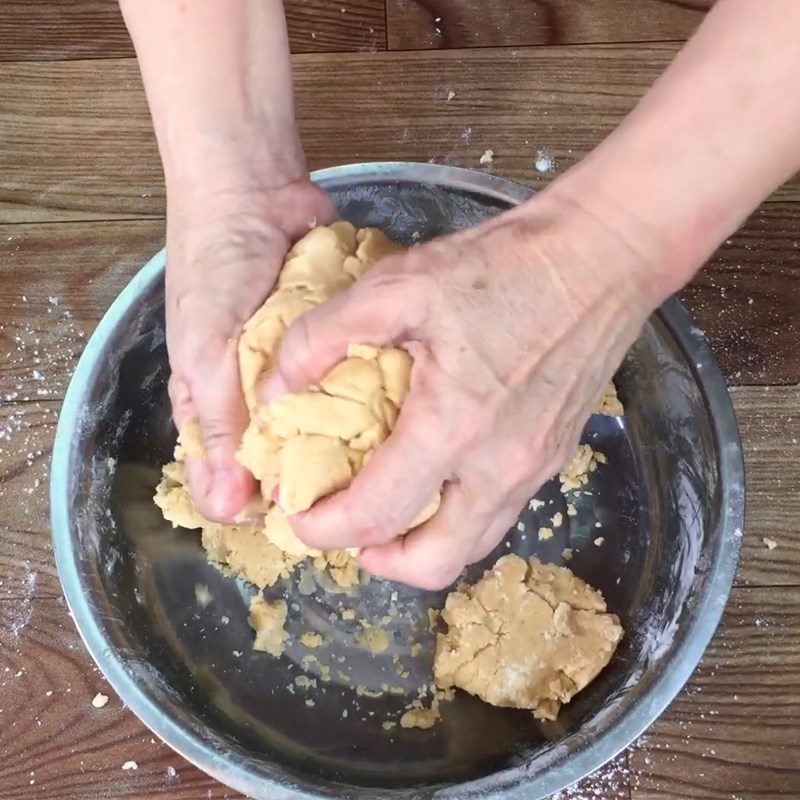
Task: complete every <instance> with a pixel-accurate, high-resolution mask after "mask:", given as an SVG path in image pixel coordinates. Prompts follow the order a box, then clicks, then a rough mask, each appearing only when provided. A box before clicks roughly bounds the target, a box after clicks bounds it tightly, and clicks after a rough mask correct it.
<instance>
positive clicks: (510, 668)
mask: <svg viewBox="0 0 800 800" xmlns="http://www.w3.org/2000/svg"><path fill="white" fill-rule="evenodd" d="M442 616H443V619H444V621H445V623H446V624H447V626H448V630H447V632H446V633H444V634H439V635H438V637H437V641H436V656H435V659H434V676H435V678H436V683H437V685H438V686H439V687H441V688H450V687H454V686H457V687H460V688H462V689H464V690H465V691H467V692H469V693H470V694H474V695H476V696H478V697H480V698H481V699H482V700H484V701H486V702H487V703H491V704H492V705H497V706H505V707H513V708H527V709H530V710H531V711H532V712H533V714H534V716H535V717H537V718H538V719H549V720H553V719H556V717H557V716H558V712H559V710H560V709H561V706H562V705H563V704H564V703H568V702H569V701H570V700H571V699H572V698H573V697H574V696H575V695H576V694H577V693H578V692H580V691H581V690H582V689H583V688H585V687H586V686H587V685H588V684H589V683H590V682H591V681H592V680H594V678H595V677H596V676H597V675H598V674H599V673H600V671H601V670H602V669H603V668H604V667H605V666H606V664H608V662H609V661H610V660H611V657H612V655H613V654H614V651H615V650H616V647H617V644H618V643H619V641H620V639H621V638H622V634H623V632H622V627H621V626H620V624H619V620H618V619H617V617H616V616H615V615H613V614H609V613H607V612H606V604H605V601H604V600H603V597H602V595H601V594H600V593H599V592H598V591H596V590H595V589H593V588H592V587H591V586H589V585H588V584H587V583H585V582H584V581H582V580H581V579H580V578H578V577H576V576H575V575H574V574H573V573H572V572H570V571H569V570H568V569H566V568H565V567H556V566H554V565H552V564H543V563H542V562H541V561H539V560H538V559H537V558H533V557H532V558H531V559H530V560H529V561H528V562H526V561H525V560H524V559H522V558H520V557H519V556H515V555H508V556H503V557H502V558H501V559H500V560H499V561H498V562H497V563H496V564H495V566H494V567H493V568H492V569H491V570H487V571H486V572H485V573H484V576H483V578H482V579H481V580H480V581H478V582H477V583H476V584H474V585H473V586H470V587H468V588H467V589H465V590H464V591H461V592H451V593H450V595H448V597H447V601H446V603H445V608H444V611H443V613H442Z"/></svg>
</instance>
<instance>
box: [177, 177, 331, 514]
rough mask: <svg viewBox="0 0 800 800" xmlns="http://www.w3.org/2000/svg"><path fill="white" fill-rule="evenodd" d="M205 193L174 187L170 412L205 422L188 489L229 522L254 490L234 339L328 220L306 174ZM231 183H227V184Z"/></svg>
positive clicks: (180, 419)
mask: <svg viewBox="0 0 800 800" xmlns="http://www.w3.org/2000/svg"><path fill="white" fill-rule="evenodd" d="M210 183H211V184H212V185H215V186H216V187H217V188H216V189H215V190H213V191H211V190H208V191H204V192H203V194H202V195H200V196H196V195H193V196H191V197H188V198H187V197H186V196H185V195H183V194H181V193H177V194H178V196H177V197H175V196H174V195H172V194H170V195H169V200H170V205H169V219H168V224H167V281H166V282H167V300H166V304H167V345H168V348H169V356H170V365H171V367H172V377H171V379H170V384H169V392H170V398H171V400H172V409H173V415H174V418H175V421H176V424H177V425H178V428H179V429H180V428H181V427H182V426H183V425H185V424H186V422H188V421H190V420H197V421H198V422H199V423H200V426H201V429H202V434H203V444H204V447H205V451H206V458H205V459H198V458H188V459H187V466H188V469H189V478H190V483H191V489H192V497H193V500H194V502H195V505H196V506H197V508H198V510H199V511H200V513H201V514H203V516H205V517H207V518H208V519H213V520H219V521H229V520H231V519H232V518H233V517H234V516H235V515H236V514H237V513H238V512H239V511H241V510H242V508H243V507H244V506H245V504H246V503H247V501H248V500H249V499H250V497H251V496H252V495H253V494H254V492H255V488H256V487H255V482H254V480H253V477H252V476H251V475H250V473H249V472H248V471H247V470H246V469H245V468H244V467H242V466H241V465H240V464H238V463H237V462H236V459H235V457H234V454H235V452H236V449H237V447H238V446H239V443H240V441H241V436H242V433H243V432H244V430H245V428H246V427H247V423H248V422H249V418H248V415H247V409H246V408H245V405H244V400H243V397H242V393H241V382H240V379H239V364H238V356H237V343H238V340H239V334H240V332H241V329H242V326H243V325H244V323H245V322H246V321H247V320H248V319H249V318H250V317H251V316H252V314H253V313H254V312H255V310H256V309H257V308H258V307H259V305H261V303H263V301H264V299H265V298H266V297H267V295H268V294H269V292H270V291H271V289H272V286H273V284H274V282H275V279H276V278H277V275H278V273H279V271H280V269H281V266H282V264H283V259H284V257H285V255H286V252H287V250H288V249H289V247H290V246H291V244H292V243H293V242H294V241H295V240H296V239H298V238H300V237H301V236H302V235H303V234H305V233H306V232H307V231H308V230H309V228H311V227H313V226H314V225H315V224H316V223H324V222H327V221H329V219H331V218H332V216H333V207H332V204H331V201H330V199H329V198H328V196H327V195H326V194H325V192H323V191H322V190H321V189H319V188H317V187H315V186H313V185H312V184H311V183H310V182H309V181H308V180H307V179H306V178H301V179H297V180H293V181H290V182H286V183H283V184H279V185H277V186H274V187H270V188H264V187H263V181H262V180H260V181H249V180H247V179H246V178H242V177H241V175H238V176H237V179H236V180H231V181H230V183H229V184H226V183H225V182H223V181H219V180H216V179H215V180H213V181H210ZM228 187H230V188H228Z"/></svg>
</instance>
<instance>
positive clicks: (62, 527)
mask: <svg viewBox="0 0 800 800" xmlns="http://www.w3.org/2000/svg"><path fill="white" fill-rule="evenodd" d="M311 178H312V180H313V181H315V182H316V183H318V184H320V185H321V186H322V187H323V188H326V189H335V188H339V187H342V186H344V185H352V184H354V183H365V182H371V183H375V182H387V183H390V182H398V181H399V182H408V181H413V182H417V183H420V182H421V183H427V184H432V185H437V186H445V187H447V188H456V189H461V190H464V191H468V192H471V193H477V194H480V195H481V196H483V197H491V198H493V199H495V200H499V201H502V202H505V203H509V204H517V203H520V202H522V201H524V200H526V199H528V198H529V197H530V196H532V194H533V190H532V189H530V188H529V187H527V186H524V185H523V184H520V183H516V182H513V181H510V180H508V179H505V178H501V177H498V176H495V175H490V174H487V173H484V172H476V171H473V170H468V169H463V168H460V167H452V166H443V165H438V164H422V163H413V162H373V163H360V164H349V165H343V166H337V167H332V168H329V169H322V170H318V171H316V172H313V173H312V174H311ZM165 263H166V255H165V250H164V249H162V250H160V251H159V252H158V253H156V255H154V256H153V257H152V258H151V259H150V260H149V261H148V262H147V263H146V264H145V265H144V266H143V267H142V268H141V269H140V270H139V272H138V273H137V274H136V275H135V276H134V277H133V279H132V280H131V281H130V282H129V283H128V285H127V286H126V287H125V288H124V289H123V291H122V292H121V293H120V294H119V296H118V297H117V298H116V299H115V300H114V302H113V303H112V304H111V306H110V307H109V309H108V311H107V312H106V313H105V314H104V316H103V318H102V319H101V321H100V323H99V324H98V325H97V328H96V329H95V330H94V332H93V333H92V336H91V337H90V339H89V341H88V343H87V345H86V347H85V349H84V352H83V354H82V355H81V358H80V360H79V362H78V365H77V367H76V368H75V371H74V373H73V376H72V378H71V380H70V383H69V387H68V389H67V392H66V395H65V398H64V402H63V405H62V408H61V412H60V415H59V420H58V427H57V430H56V436H55V444H54V448H53V456H52V464H51V478H50V521H51V528H52V542H53V550H54V554H55V561H56V566H57V569H58V574H59V578H60V581H61V585H62V589H63V592H64V596H65V598H66V601H67V605H68V607H69V610H70V612H71V614H72V617H73V619H74V621H75V625H76V627H77V628H78V631H79V633H80V635H81V638H82V639H83V642H84V644H85V645H86V648H87V649H88V651H89V653H90V655H91V656H92V658H93V659H94V661H95V662H96V664H97V665H98V667H99V668H100V670H101V671H102V672H103V674H104V675H105V676H106V678H107V679H108V681H109V683H110V684H111V686H112V687H113V688H114V690H115V691H116V692H117V694H118V695H119V696H120V698H121V699H122V700H123V702H124V703H125V704H126V705H127V706H128V707H129V708H130V709H131V710H132V711H133V713H134V714H136V716H137V717H139V719H141V720H142V722H144V723H145V725H146V726H147V727H148V728H150V729H151V730H152V731H153V732H154V733H155V734H157V735H158V736H159V737H160V738H161V739H162V740H163V741H164V742H166V743H167V744H168V745H169V746H170V747H171V748H172V749H173V750H175V751H176V752H178V753H179V754H180V755H182V756H183V757H184V758H186V759H187V760H188V761H190V762H191V763H193V764H194V765H195V766H197V767H199V768H200V769H202V770H203V771H204V772H206V773H207V774H209V775H211V776H212V777H213V778H215V779H216V780H218V781H220V782H221V783H223V784H225V785H227V786H229V787H231V788H232V789H235V790H237V791H240V792H242V793H243V794H245V795H248V796H252V797H256V798H260V797H269V798H271V799H272V798H274V799H275V800H278V799H279V798H286V800H300V798H302V799H303V800H312V798H318V797H319V796H320V795H316V794H311V793H309V792H308V791H307V790H306V789H305V788H303V787H302V786H300V785H293V786H290V785H287V784H286V783H281V782H277V781H276V782H273V781H272V780H268V779H265V778H264V777H263V776H262V775H256V774H254V773H253V772H252V771H251V770H249V769H248V768H247V767H245V766H242V765H239V764H236V763H232V762H231V761H230V760H228V759H227V758H225V757H223V756H222V755H221V754H220V753H219V752H217V751H216V750H215V749H213V748H211V747H209V746H208V744H207V743H205V742H204V741H203V740H201V739H200V738H199V737H198V736H197V735H195V734H194V733H192V732H191V731H189V730H187V729H186V728H185V727H184V726H182V725H181V724H180V723H179V722H177V721H174V720H173V719H171V718H170V717H168V716H167V715H165V714H164V712H163V710H162V709H161V708H160V706H159V705H158V704H157V703H156V702H155V701H154V700H153V699H151V698H150V697H149V696H148V695H147V693H146V692H145V691H144V689H143V688H142V687H141V686H140V685H139V684H138V682H137V681H136V679H135V677H134V676H132V675H131V674H130V672H129V671H128V669H127V668H126V664H125V662H124V661H123V660H122V659H121V658H120V657H119V655H118V654H117V653H116V652H115V650H114V646H113V643H112V641H111V640H110V638H109V637H108V636H106V634H105V633H104V631H103V628H102V626H101V625H100V622H99V620H98V619H97V617H96V614H95V611H94V609H93V608H92V606H91V604H90V602H89V598H88V595H87V593H86V592H85V590H84V581H83V580H82V578H81V571H80V565H79V551H78V549H77V548H76V547H74V546H73V540H72V535H71V526H70V516H69V505H70V463H71V450H72V442H73V436H74V432H75V431H76V430H78V426H79V421H80V418H81V415H82V413H83V409H84V407H85V397H86V393H87V390H88V387H89V380H90V378H91V375H92V372H93V370H94V368H95V365H96V363H97V362H98V359H99V358H100V357H101V355H102V349H103V347H104V345H105V341H106V339H107V337H108V334H109V332H110V331H111V330H112V329H113V328H114V327H115V326H116V325H117V324H118V322H119V321H120V320H121V319H122V318H123V317H124V316H125V314H126V313H128V312H129V311H130V309H131V308H132V307H133V305H134V304H135V301H136V300H137V298H138V297H139V296H141V294H142V292H143V291H144V290H145V288H147V287H148V286H149V285H151V284H152V283H153V282H155V281H159V280H161V279H162V278H163V273H164V268H165ZM655 313H656V315H657V316H658V317H660V319H661V320H662V321H663V322H664V323H665V325H666V327H667V329H668V331H669V333H670V334H671V336H672V337H673V339H674V341H675V342H676V343H677V344H678V346H679V347H680V349H681V350H682V351H683V353H684V355H685V356H686V357H687V360H688V362H689V364H690V365H692V369H693V372H694V377H695V379H696V380H697V383H698V385H699V387H700V389H701V391H702V393H703V396H704V399H705V401H706V405H707V407H708V408H709V409H710V410H711V409H713V414H709V418H710V424H711V428H712V433H713V435H714V439H715V441H716V443H717V458H718V470H719V482H720V487H721V496H720V514H719V519H718V520H717V522H716V526H715V532H714V536H715V538H717V539H718V547H717V550H716V553H715V557H714V559H713V560H712V562H711V564H710V565H709V570H708V574H707V579H706V581H705V584H704V586H705V592H704V593H703V594H702V595H701V596H700V597H699V599H698V603H697V606H696V611H695V613H694V614H693V616H692V618H691V620H690V622H689V627H690V630H689V631H688V632H687V634H686V635H685V636H684V638H683V641H682V642H680V643H679V644H678V646H677V647H676V649H675V652H674V653H673V656H672V658H671V660H670V661H668V662H667V663H666V664H664V665H663V668H662V670H661V674H660V675H658V676H657V677H656V678H655V679H654V682H653V688H652V693H651V696H650V698H649V702H647V703H639V704H637V705H635V706H633V707H632V708H631V709H630V711H629V712H628V713H626V714H625V715H624V716H623V717H622V718H621V719H619V720H617V721H616V722H615V723H613V724H612V725H611V726H610V727H609V728H608V730H606V731H605V732H604V733H603V734H602V735H600V736H599V737H598V738H597V739H595V740H594V741H593V742H591V743H590V744H588V745H586V746H585V747H583V748H582V749H581V750H580V751H579V752H577V753H575V754H573V755H571V756H570V757H569V758H568V759H563V760H560V761H557V762H556V763H554V764H553V765H552V766H551V767H550V768H549V769H548V771H547V772H546V773H545V774H544V775H542V776H540V777H538V778H537V781H536V785H535V787H531V786H530V785H526V784H528V783H529V782H528V781H527V779H526V778H525V775H524V772H520V771H519V770H518V768H507V769H506V770H503V771H501V772H498V773H495V774H493V775H491V776H489V777H488V778H483V779H478V780H474V781H470V782H467V783H464V784H460V785H459V786H458V787H457V788H454V789H442V790H438V791H436V790H431V794H435V795H436V796H442V797H444V796H451V793H452V796H456V795H457V796H458V797H459V798H467V797H482V798H487V800H488V799H490V798H496V799H497V800H499V798H508V799H511V798H519V800H522V799H523V798H524V800H540V798H545V797H548V796H550V795H551V794H553V793H555V792H558V791H561V790H562V789H565V788H566V787H568V786H569V785H571V784H572V783H574V782H575V781H577V780H580V779H581V778H583V777H585V776H586V775H588V774H590V773H591V772H594V771H595V770H596V769H598V768H599V767H601V766H602V765H603V764H605V763H606V762H608V761H610V760H611V759H612V758H614V757H615V756H616V755H617V754H618V753H620V752H621V751H622V750H624V749H625V748H626V747H627V746H628V745H630V744H631V743H632V742H633V741H635V740H636V739H637V738H638V737H639V736H640V735H641V734H642V733H643V732H644V731H645V730H646V729H647V728H648V727H649V726H650V725H651V724H652V723H653V722H655V720H656V719H657V718H658V717H659V716H660V715H661V713H662V712H663V711H664V710H665V708H666V707H667V706H668V705H669V703H670V702H671V701H672V700H673V699H674V697H675V696H676V695H677V694H678V692H679V691H680V690H681V688H682V687H683V686H684V684H685V683H686V682H687V680H688V679H689V677H690V676H691V674H692V672H693V671H694V669H695V667H696V666H697V664H698V663H699V661H700V659H701V657H702V655H703V653H704V651H705V649H706V647H707V646H708V644H709V642H710V641H711V638H712V636H713V635H714V632H715V631H716V629H717V626H718V624H719V622H720V619H721V617H722V614H723V611H724V608H725V606H726V604H727V599H728V596H729V594H730V590H731V588H732V585H733V579H734V575H735V572H736V568H737V564H738V559H739V552H740V549H741V541H742V533H743V528H744V506H745V483H744V459H743V453H742V445H741V440H740V436H739V428H738V425H737V421H736V416H735V412H734V409H733V404H732V402H731V398H730V395H729V393H728V390H727V387H726V384H725V380H724V378H723V376H722V373H721V372H720V370H719V368H718V366H717V363H716V360H715V359H714V356H713V354H712V352H711V349H710V347H709V346H708V344H707V342H706V341H705V339H704V337H703V333H702V331H701V330H700V329H699V328H697V327H696V326H695V325H694V324H693V322H692V320H691V318H690V316H689V314H688V313H687V311H686V309H685V308H684V307H683V305H682V304H681V303H680V301H679V300H677V299H676V298H674V297H673V298H670V299H669V300H667V301H666V302H665V303H664V304H663V305H662V306H661V308H660V309H658V310H657V311H656V312H655ZM504 776H505V777H506V779H505V780H504V779H503V777H504ZM499 787H502V788H499ZM265 791H266V792H267V794H265ZM378 793H379V790H376V791H375V794H376V795H377V794H378ZM397 796H400V794H399V793H398V795H397Z"/></svg>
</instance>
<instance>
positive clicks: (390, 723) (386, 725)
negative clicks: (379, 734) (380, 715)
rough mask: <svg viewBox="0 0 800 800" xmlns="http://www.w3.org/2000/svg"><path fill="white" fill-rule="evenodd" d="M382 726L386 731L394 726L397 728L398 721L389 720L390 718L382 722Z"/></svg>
mask: <svg viewBox="0 0 800 800" xmlns="http://www.w3.org/2000/svg"><path fill="white" fill-rule="evenodd" d="M381 727H382V728H383V729H384V730H385V731H390V730H391V729H392V728H396V727H397V723H396V722H393V721H392V720H388V719H387V720H386V721H385V722H382V723H381Z"/></svg>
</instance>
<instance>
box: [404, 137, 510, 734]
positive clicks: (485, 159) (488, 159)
mask: <svg viewBox="0 0 800 800" xmlns="http://www.w3.org/2000/svg"><path fill="white" fill-rule="evenodd" d="M492 161H494V150H485V151H484V153H483V155H482V156H481V164H491V163H492ZM400 724H401V725H402V722H401V723H400ZM403 727H404V728H407V727H409V726H408V725H403Z"/></svg>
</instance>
